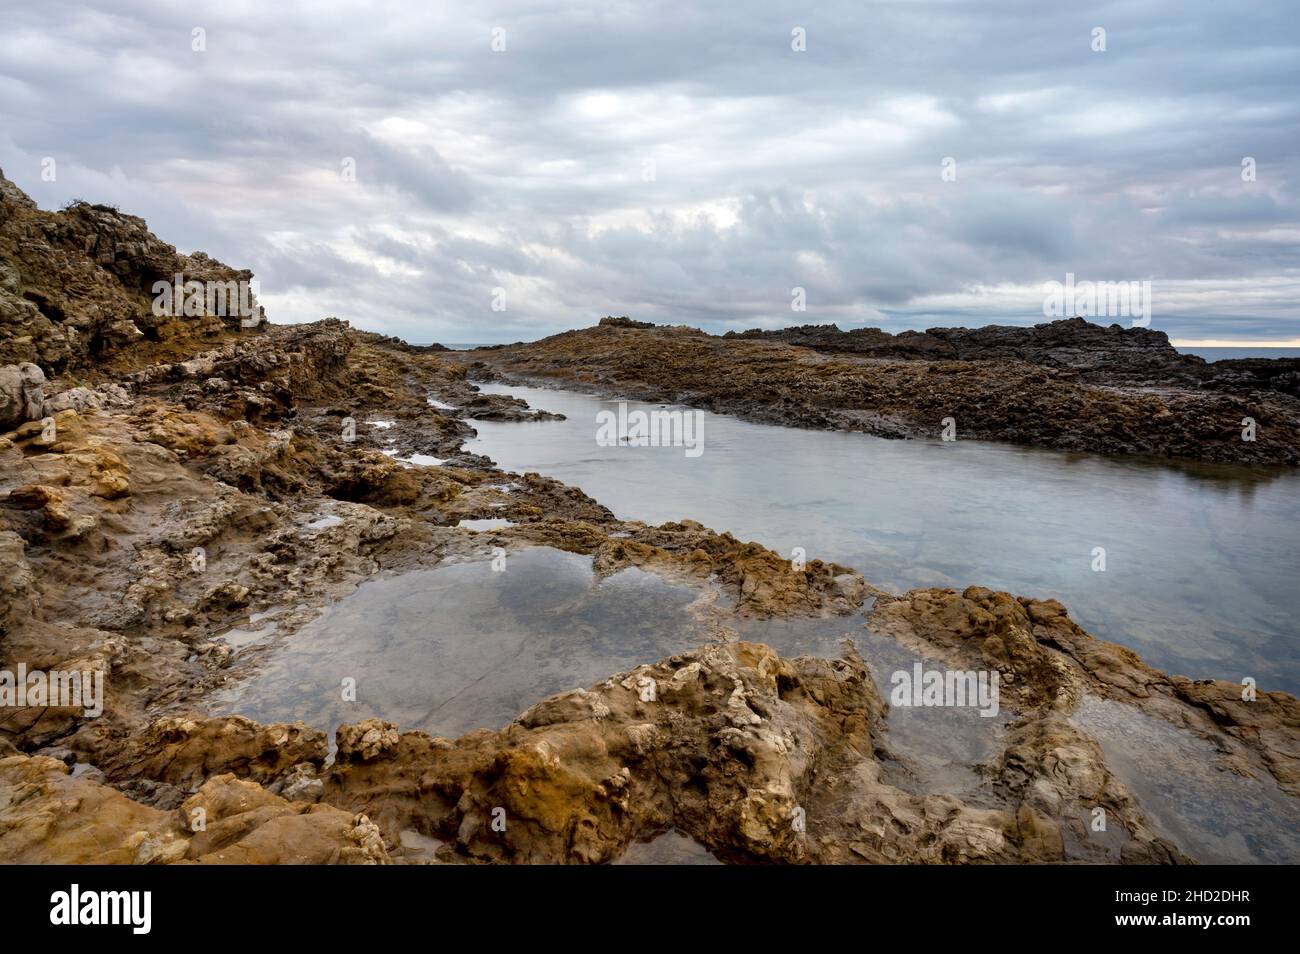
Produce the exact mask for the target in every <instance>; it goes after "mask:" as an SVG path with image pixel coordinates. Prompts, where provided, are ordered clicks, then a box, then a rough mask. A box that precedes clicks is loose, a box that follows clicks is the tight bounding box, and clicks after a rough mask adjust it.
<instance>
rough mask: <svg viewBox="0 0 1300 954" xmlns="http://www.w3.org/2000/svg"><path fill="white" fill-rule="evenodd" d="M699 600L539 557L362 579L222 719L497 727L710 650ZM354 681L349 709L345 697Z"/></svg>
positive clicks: (223, 703)
mask: <svg viewBox="0 0 1300 954" xmlns="http://www.w3.org/2000/svg"><path fill="white" fill-rule="evenodd" d="M702 592H703V591H702V590H699V589H695V588H689V587H685V586H678V585H675V584H671V583H668V582H665V581H664V580H663V579H661V578H660V577H658V576H656V575H654V574H652V573H647V572H645V571H642V570H638V569H636V568H629V569H626V570H623V571H621V572H619V573H617V574H615V575H613V576H610V577H607V578H605V579H603V580H598V579H597V578H596V576H595V574H594V572H593V571H592V566H591V558H590V557H583V556H576V555H574V554H571V553H564V552H561V551H559V550H552V549H549V548H544V547H537V548H533V549H529V550H524V551H521V552H518V553H512V554H510V556H509V557H508V558H507V561H506V567H505V569H504V570H503V571H500V572H498V571H495V570H493V568H492V561H490V560H487V561H483V562H470V563H457V564H449V565H445V566H439V567H435V568H433V569H431V570H419V571H415V572H410V573H403V574H401V575H397V576H390V577H379V578H377V579H373V580H369V581H367V582H365V583H363V584H362V585H361V586H359V587H358V588H357V590H356V591H355V592H354V593H352V594H351V595H350V596H347V597H345V598H344V599H342V600H340V601H339V602H338V603H336V604H334V605H333V606H332V607H330V608H329V609H328V610H326V612H325V613H324V614H323V615H322V616H321V617H319V618H318V619H316V620H314V621H313V622H311V623H309V624H307V625H306V626H304V627H302V628H301V629H300V630H299V631H298V632H296V633H294V634H293V635H292V636H290V637H286V638H285V639H284V641H283V642H281V643H278V644H274V645H272V646H271V648H270V651H269V652H267V654H266V656H265V658H264V659H263V661H262V663H261V665H260V666H259V667H258V669H257V671H256V672H255V673H254V674H253V675H251V676H250V677H249V678H247V679H244V680H242V681H240V682H239V683H238V684H236V685H234V686H232V687H230V688H228V689H225V690H223V691H222V692H221V693H219V694H218V695H216V696H214V700H213V701H214V710H215V711H216V712H218V713H239V714H241V715H246V716H248V717H250V718H252V719H256V720H258V721H259V722H293V721H295V720H298V719H301V720H303V721H304V722H306V723H307V724H308V725H312V726H315V727H317V728H320V729H324V730H325V731H327V732H329V733H331V734H332V733H333V731H334V729H335V728H336V727H337V726H338V725H339V724H340V723H343V722H356V721H357V720H359V719H366V718H370V717H377V718H381V719H386V720H388V721H390V722H395V723H397V724H398V725H399V726H400V727H401V728H402V729H403V731H406V730H410V729H422V730H424V731H426V732H429V733H432V734H434V735H442V736H448V737H456V736H459V735H462V734H464V733H465V732H468V731H470V730H472V729H478V728H489V729H497V728H500V727H502V726H504V725H506V724H508V723H509V722H510V721H511V720H512V719H514V718H515V716H517V715H519V713H521V712H523V711H524V710H525V709H527V708H528V707H529V706H531V705H533V704H534V703H536V702H539V701H540V700H542V699H545V698H546V697H547V696H550V695H554V694H555V693H557V692H562V691H564V690H566V689H575V688H578V687H585V686H589V685H591V684H593V683H596V682H599V681H600V680H602V679H607V678H608V677H610V676H612V675H614V674H615V673H618V672H623V671H625V670H628V669H631V668H633V667H635V666H637V665H639V664H641V663H651V662H657V661H658V660H660V659H662V658H663V657H665V656H670V655H672V654H673V653H677V652H681V651H683V650H686V649H691V648H693V647H695V646H698V645H700V644H701V643H704V642H707V641H708V639H709V634H708V632H707V629H706V627H705V626H704V624H703V623H702V622H701V621H700V620H699V619H698V618H697V617H696V615H695V614H694V613H693V612H692V611H691V609H690V606H691V604H692V603H694V602H695V601H696V600H697V599H699V598H700V596H701V593H702ZM347 679H351V680H355V687H356V693H355V696H356V701H355V702H351V701H346V700H345V699H344V698H343V693H344V685H345V684H344V680H347Z"/></svg>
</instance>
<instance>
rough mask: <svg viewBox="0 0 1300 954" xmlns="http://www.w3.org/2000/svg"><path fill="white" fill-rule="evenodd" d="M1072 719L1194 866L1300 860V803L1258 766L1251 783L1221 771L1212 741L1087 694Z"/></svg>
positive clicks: (1158, 826) (1238, 776)
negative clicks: (1095, 741)
mask: <svg viewBox="0 0 1300 954" xmlns="http://www.w3.org/2000/svg"><path fill="white" fill-rule="evenodd" d="M1072 721H1073V722H1074V723H1075V724H1076V725H1078V726H1079V727H1080V728H1081V729H1083V730H1084V731H1086V732H1088V733H1090V734H1091V735H1092V736H1093V737H1095V738H1096V739H1097V741H1098V742H1099V743H1100V744H1101V747H1102V752H1103V754H1104V755H1105V758H1106V764H1107V765H1108V766H1109V767H1110V769H1111V771H1112V772H1114V773H1115V774H1116V775H1117V776H1119V779H1120V781H1122V782H1123V783H1124V784H1125V785H1126V786H1128V788H1129V789H1130V790H1131V791H1132V792H1133V794H1134V795H1135V796H1136V797H1137V800H1138V803H1139V804H1140V805H1141V806H1142V810H1143V811H1144V812H1145V813H1146V815H1147V817H1148V818H1149V819H1151V821H1152V823H1153V824H1155V825H1156V827H1157V828H1158V829H1159V830H1160V831H1161V832H1162V833H1163V834H1164V835H1166V836H1167V837H1168V838H1170V839H1171V840H1172V841H1173V842H1174V843H1175V844H1177V845H1178V846H1179V847H1180V848H1182V849H1183V850H1184V851H1185V852H1187V853H1188V854H1189V855H1191V856H1192V857H1193V858H1195V859H1196V860H1197V861H1200V862H1204V863H1215V864H1241V863H1250V862H1267V863H1271V864H1282V863H1284V864H1296V863H1300V803H1298V802H1297V801H1296V800H1295V799H1293V798H1291V797H1289V796H1288V795H1286V794H1285V793H1284V792H1282V791H1281V789H1279V788H1278V786H1277V783H1276V782H1275V781H1274V780H1273V778H1272V777H1271V776H1270V775H1268V774H1267V773H1266V772H1264V771H1263V770H1262V769H1261V770H1260V771H1259V772H1258V773H1257V774H1258V777H1257V778H1254V779H1250V778H1245V777H1243V776H1240V775H1237V774H1235V773H1233V772H1230V771H1226V770H1223V769H1220V768H1218V767H1217V765H1218V764H1219V760H1218V758H1217V757H1216V753H1215V748H1214V746H1213V745H1211V744H1210V743H1209V742H1206V741H1204V740H1202V739H1200V738H1198V737H1196V736H1194V735H1192V734H1191V733H1190V732H1186V731H1184V730H1182V729H1178V728H1175V727H1174V726H1172V725H1170V724H1169V723H1167V722H1164V721H1163V720H1161V719H1157V718H1155V717H1154V716H1150V715H1147V714H1146V713H1144V712H1142V711H1140V710H1138V709H1135V708H1133V707H1132V706H1127V705H1124V704H1123V703H1119V702H1111V701H1109V700H1104V699H1097V698H1095V697H1093V696H1087V697H1085V699H1084V701H1083V702H1081V703H1080V704H1079V707H1078V709H1076V710H1075V713H1074V715H1073V717H1072Z"/></svg>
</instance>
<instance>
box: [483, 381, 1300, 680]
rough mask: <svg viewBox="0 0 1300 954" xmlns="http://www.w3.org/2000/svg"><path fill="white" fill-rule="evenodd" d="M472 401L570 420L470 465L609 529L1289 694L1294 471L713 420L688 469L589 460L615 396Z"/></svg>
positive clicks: (609, 458)
mask: <svg viewBox="0 0 1300 954" xmlns="http://www.w3.org/2000/svg"><path fill="white" fill-rule="evenodd" d="M483 390H484V391H487V392H491V393H509V394H514V395H517V396H519V397H522V398H525V399H526V400H527V401H528V402H529V403H530V404H531V405H532V406H534V407H540V408H544V409H546V410H549V411H558V412H561V413H563V414H565V415H566V416H567V419H566V420H563V421H529V422H520V423H498V422H488V421H474V422H471V423H472V424H473V426H474V427H475V429H476V430H477V432H478V436H477V437H476V438H475V439H473V440H472V441H470V442H469V443H468V449H469V450H471V451H474V452H477V453H481V454H487V455H488V456H490V457H491V458H492V459H494V460H495V461H497V463H499V464H500V465H501V466H502V467H504V468H506V469H508V470H512V471H516V472H524V471H530V470H532V471H538V472H540V473H543V474H548V475H551V476H554V477H557V478H559V479H561V480H563V481H565V482H566V483H569V484H572V485H575V486H578V487H581V488H582V489H583V490H584V491H585V492H587V493H588V494H590V495H591V496H593V497H594V498H595V499H596V500H598V501H600V502H601V503H603V504H605V505H606V506H607V507H609V508H611V509H612V510H613V511H614V512H615V513H616V514H617V515H618V516H619V517H621V518H624V519H635V520H643V521H646V522H647V523H651V524H658V523H663V522H666V521H670V520H678V519H681V518H691V519H695V520H698V521H700V522H701V523H703V524H705V525H706V526H709V527H712V528H713V529H715V530H719V531H722V530H729V531H731V532H732V533H733V534H735V535H736V536H737V537H739V538H741V539H742V540H756V541H758V542H760V543H763V544H764V545H766V546H769V547H771V548H773V549H775V550H777V551H778V552H781V553H782V554H785V555H790V554H791V553H792V552H793V550H794V548H796V547H800V548H802V549H803V550H804V551H805V552H806V554H807V557H808V558H809V559H813V558H821V559H826V560H834V561H836V562H839V563H843V564H846V565H848V566H852V567H854V568H856V569H858V570H860V571H861V572H862V573H863V575H864V576H866V578H867V579H869V580H871V581H872V582H874V583H876V584H878V585H883V586H886V587H890V588H893V589H895V590H903V589H908V588H912V587H917V586H946V587H955V588H964V587H966V586H969V585H972V584H978V585H982V586H988V587H991V588H994V589H1003V590H1009V591H1011V592H1013V593H1016V594H1023V595H1029V596H1036V597H1040V598H1047V597H1055V598H1057V599H1060V600H1061V601H1062V602H1063V603H1064V604H1065V605H1066V606H1067V607H1068V608H1069V610H1070V612H1071V615H1072V616H1073V617H1074V619H1075V620H1076V621H1077V622H1079V623H1080V625H1082V626H1083V627H1084V628H1086V629H1087V630H1088V631H1089V632H1091V633H1093V634H1094V635H1095V636H1098V637H1100V638H1103V639H1108V640H1112V641H1114V642H1117V643H1121V644H1123V645H1126V646H1129V647H1131V648H1133V649H1135V650H1136V651H1137V652H1139V653H1140V654H1141V655H1142V656H1143V657H1144V658H1145V659H1146V660H1147V661H1148V662H1149V663H1151V664H1152V665H1154V666H1156V667H1158V668H1160V669H1163V670H1166V671H1168V672H1173V673H1180V674H1183V675H1187V676H1191V677H1193V678H1207V677H1214V678H1221V679H1229V680H1232V681H1240V680H1241V679H1242V678H1244V677H1247V676H1249V677H1252V678H1254V679H1256V680H1257V682H1258V685H1259V687H1260V688H1263V689H1282V690H1285V691H1288V692H1291V693H1296V694H1300V624H1298V623H1297V620H1300V586H1297V585H1296V581H1297V579H1300V533H1297V527H1300V474H1297V473H1295V472H1294V471H1286V470H1280V469H1272V468H1249V467H1233V466H1221V465H1196V464H1192V465H1185V466H1170V465H1168V464H1167V463H1160V462H1148V461H1143V460H1135V459H1121V458H1102V457H1098V456H1094V455H1087V454H1076V453H1065V452H1060V451H1050V450H1042V449H1037V448H1027V447H1015V446H1011V445H1004V444H993V443H981V442H978V441H962V440H957V441H955V442H951V443H943V442H939V441H919V440H913V441H890V440H883V439H879V438H874V437H868V436H865V435H861V434H845V433H837V432H830V431H808V430H798V429H794V428H784V427H775V426H768V425H762V424H752V423H748V422H745V421H740V420H736V419H734V418H730V417H726V416H722V415H715V414H709V413H703V417H702V421H703V444H702V446H703V453H702V454H701V455H700V456H698V457H689V456H687V455H686V453H685V450H684V449H683V448H679V447H678V448H675V447H628V446H612V447H602V446H599V445H598V444H597V442H596V433H597V423H596V414H597V412H599V411H601V410H613V409H616V408H617V403H618V402H615V401H609V400H605V399H601V398H597V397H593V396H591V395H586V394H578V393H574V392H567V391H556V390H549V389H538V388H523V387H514V386H507V385H487V386H484V387H483ZM628 406H629V407H630V408H633V409H636V408H641V409H647V410H648V409H653V408H654V407H656V406H655V405H648V404H641V403H638V402H628ZM1103 559H1104V563H1103V562H1102V560H1103ZM1102 566H1104V569H1102V568H1101V567H1102Z"/></svg>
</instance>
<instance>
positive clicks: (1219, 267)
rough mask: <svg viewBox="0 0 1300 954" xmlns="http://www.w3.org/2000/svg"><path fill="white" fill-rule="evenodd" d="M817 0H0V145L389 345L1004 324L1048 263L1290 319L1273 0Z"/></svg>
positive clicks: (1167, 305)
mask: <svg viewBox="0 0 1300 954" xmlns="http://www.w3.org/2000/svg"><path fill="white" fill-rule="evenodd" d="M810 6H811V5H809V4H805V3H790V2H784V3H778V2H767V0H747V2H745V3H743V4H741V3H736V2H734V0H733V2H728V3H705V2H696V3H691V4H686V3H650V2H645V3H625V2H621V0H605V2H600V3H592V4H586V3H581V2H551V0H535V2H529V3H521V2H499V0H483V2H475V3H464V2H443V3H427V2H425V3H421V2H410V3H386V2H367V3H338V2H332V0H321V2H312V3H274V4H272V3H268V2H264V0H260V2H257V3H253V2H245V0H224V2H221V3H204V2H198V3H187V4H184V5H180V4H167V3H161V2H145V0H104V2H59V0H55V2H46V3H39V4H33V3H30V2H27V0H23V2H17V0H0V169H3V170H4V173H5V175H6V176H7V177H8V178H10V179H12V180H13V181H15V182H16V183H17V184H18V185H19V186H20V187H21V188H23V189H24V190H25V191H26V192H28V194H30V195H31V196H32V197H33V198H34V199H36V200H37V202H38V203H40V205H41V206H42V207H44V208H59V207H61V206H63V205H64V204H66V203H67V202H69V201H71V200H74V199H85V200H87V201H91V202H104V203H109V204H113V205H117V206H118V207H120V208H121V209H122V210H123V211H127V212H131V213H133V214H136V215H140V216H142V217H144V218H145V219H146V220H147V221H148V223H149V225H150V227H151V228H152V229H153V231H154V232H155V233H156V234H157V235H159V236H160V237H161V238H163V239H165V240H166V241H169V242H171V243H173V244H175V245H176V246H177V247H178V248H179V249H180V250H182V251H185V252H192V251H195V250H203V251H206V252H208V253H209V254H211V255H213V256H215V257H216V258H219V259H221V260H222V261H224V262H226V263H228V264H230V265H233V266H236V267H240V268H251V269H252V270H253V271H254V272H255V273H256V274H257V277H258V280H259V284H260V290H261V301H262V303H263V304H264V305H265V306H266V309H267V314H268V316H269V317H270V318H271V320H273V321H276V322H297V321H313V320H316V319H318V318H321V317H324V316H327V315H333V316H337V317H339V318H343V319H346V320H348V321H350V322H352V323H353V324H354V325H355V326H357V327H361V328H367V329H371V330H376V331H383V332H385V333H388V334H395V335H399V336H401V337H403V338H406V339H407V340H410V341H414V342H428V341H442V342H473V343H494V342H510V341H517V340H530V339H534V338H537V337H541V336H543V335H546V334H551V333H554V332H557V331H561V330H564V329H567V328H574V327H583V326H586V325H589V324H592V323H593V322H594V321H596V320H597V319H598V318H599V317H601V316H602V315H607V314H614V315H629V316H631V317H633V318H637V319H641V320H648V321H654V322H657V323H669V324H689V325H694V326H696V327H702V328H705V329H706V330H708V331H711V332H715V333H720V332H724V331H727V330H732V329H737V330H739V329H745V328H754V327H763V328H780V327H784V326H787V325H797V324H820V323H828V322H835V323H837V324H839V326H840V327H841V328H851V327H861V326H872V327H881V328H885V329H886V330H889V331H900V330H903V329H907V328H914V329H922V328H927V327H935V326H953V325H982V324H989V323H1001V324H1033V323H1036V322H1041V321H1044V320H1048V318H1049V317H1051V316H1050V315H1049V314H1048V313H1047V306H1046V299H1047V297H1048V295H1047V289H1048V288H1049V287H1050V286H1049V285H1048V283H1051V282H1057V283H1062V284H1064V283H1066V281H1067V275H1071V276H1073V279H1072V280H1073V281H1074V282H1076V283H1078V282H1084V281H1089V282H1139V283H1140V282H1150V283H1151V284H1150V286H1149V288H1150V297H1149V305H1150V307H1149V309H1147V312H1149V315H1148V317H1149V320H1150V325H1149V326H1150V327H1152V328H1155V329H1158V330H1162V331H1165V332H1167V333H1168V334H1169V335H1170V337H1171V338H1173V339H1174V340H1175V341H1176V342H1188V343H1190V342H1200V343H1205V342H1226V343H1240V344H1256V345H1261V344H1278V345H1286V344H1289V345H1292V346H1295V345H1300V254H1298V253H1300V5H1298V4H1296V3H1295V2H1294V0H1284V2H1270V0H1260V2H1256V3H1252V4H1250V5H1245V6H1243V5H1241V4H1233V3H1223V2H1221V0H1216V2H1201V0H1143V2H1134V0H1125V2H1118V3H1091V4H1081V3H1077V2H1071V3H1058V2H1052V0H1033V2H1019V0H1008V2H1002V3H979V2H958V0H929V2H927V0H906V2H898V3H871V2H864V0H856V2H835V0H831V2H821V3H818V4H816V5H815V7H814V8H812V9H810ZM1139 287H1140V286H1139ZM796 289H801V290H802V292H801V293H800V292H798V291H796ZM1135 300H1137V299H1135ZM800 304H802V305H803V308H802V310H800V309H799V307H798V306H799V305H800ZM1076 310H1078V309H1076ZM1141 314H1142V312H1140V311H1139V312H1136V314H1135V315H1134V314H1130V312H1128V311H1125V310H1123V309H1121V310H1120V312H1119V313H1118V315H1117V316H1098V320H1101V321H1104V322H1107V323H1108V322H1110V321H1118V322H1119V323H1121V324H1126V325H1127V324H1131V323H1132V322H1133V321H1134V320H1138V321H1141V320H1143V319H1142V318H1141V317H1140V316H1141Z"/></svg>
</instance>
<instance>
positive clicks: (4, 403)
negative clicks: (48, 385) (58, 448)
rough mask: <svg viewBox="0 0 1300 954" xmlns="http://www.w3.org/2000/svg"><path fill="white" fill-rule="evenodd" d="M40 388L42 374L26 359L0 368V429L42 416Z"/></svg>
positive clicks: (43, 401)
mask: <svg viewBox="0 0 1300 954" xmlns="http://www.w3.org/2000/svg"><path fill="white" fill-rule="evenodd" d="M44 387H45V373H44V372H43V371H41V369H40V368H39V367H37V366H36V365H34V364H32V363H30V362H27V361H24V362H23V363H22V364H7V365H5V366H4V367H2V368H0V430H6V431H7V430H12V429H13V428H16V427H18V426H19V425H20V424H23V423H25V422H27V421H34V420H37V419H39V418H41V417H43V416H44V415H43V408H44V406H45V397H44Z"/></svg>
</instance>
